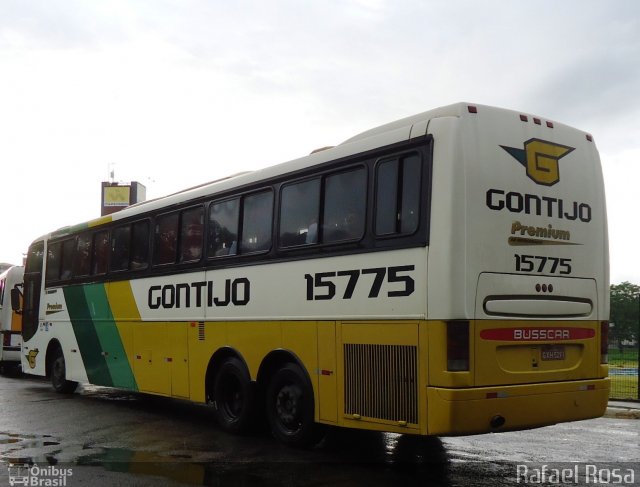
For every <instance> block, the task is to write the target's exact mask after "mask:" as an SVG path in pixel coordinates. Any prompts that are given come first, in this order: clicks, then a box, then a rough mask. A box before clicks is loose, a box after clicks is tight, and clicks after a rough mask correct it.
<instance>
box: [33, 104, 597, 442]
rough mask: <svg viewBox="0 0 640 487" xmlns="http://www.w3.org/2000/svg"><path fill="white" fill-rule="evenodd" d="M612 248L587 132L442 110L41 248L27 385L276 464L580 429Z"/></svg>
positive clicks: (473, 110)
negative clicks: (211, 431)
mask: <svg viewBox="0 0 640 487" xmlns="http://www.w3.org/2000/svg"><path fill="white" fill-rule="evenodd" d="M187 163H188V161H179V166H177V167H176V170H182V168H184V167H185V166H186V164H187ZM607 252H608V250H607V225H606V214H605V200H604V190H603V180H602V174H601V169H600V162H599V157H598V152H597V150H596V146H595V143H594V141H593V138H592V137H591V135H589V134H587V133H585V132H582V131H579V130H576V129H573V128H570V127H568V126H566V125H563V124H560V123H558V122H555V121H551V120H548V119H545V118H540V117H537V116H532V115H529V114H525V113H520V112H514V111H509V110H504V109H498V108H492V107H488V106H481V105H472V104H468V103H460V104H456V105H451V106H446V107H442V108H438V109H435V110H431V111H427V112H424V113H421V114H418V115H415V116H412V117H409V118H405V119H402V120H398V121H396V122H393V123H390V124H387V125H383V126H381V127H378V128H375V129H373V130H369V131H368V132H365V133H363V134H360V135H358V136H356V137H353V138H351V139H349V140H347V141H346V142H344V143H342V144H340V145H338V146H336V147H333V148H329V149H326V150H322V151H319V152H315V153H312V154H311V155H309V156H306V157H303V158H301V159H297V160H294V161H291V162H287V163H283V164H280V165H277V166H273V167H269V168H267V169H263V170H259V171H255V172H252V173H249V174H243V175H239V176H237V177H232V178H228V179H225V180H221V181H217V182H213V183H210V184H205V185H202V186H199V187H196V188H192V189H190V190H186V191H183V192H180V193H178V194H174V195H170V196H167V197H165V198H161V199H157V200H154V201H150V202H147V203H144V204H139V205H135V206H132V207H129V208H127V209H125V210H123V211H121V212H119V213H116V214H114V215H111V216H108V217H104V218H100V219H97V220H94V221H91V222H88V223H84V224H80V225H75V226H71V227H67V228H63V229H60V230H58V231H55V232H53V233H51V234H49V235H46V236H43V237H41V238H38V239H37V240H35V241H34V242H33V244H32V245H31V246H30V248H29V252H28V257H27V264H26V273H25V309H24V333H23V338H24V348H23V354H22V357H23V368H24V370H25V372H27V373H31V374H36V375H40V376H50V377H51V379H52V383H53V386H54V387H55V388H56V390H58V391H61V392H69V391H73V390H74V388H75V386H76V383H77V382H90V383H93V384H99V385H106V386H112V387H119V388H125V389H130V390H134V391H141V392H145V393H151V394H161V395H165V396H173V397H179V398H186V399H190V400H192V401H196V402H202V403H204V402H209V403H211V404H212V405H213V407H214V410H215V412H216V416H217V419H218V421H219V423H220V424H221V426H222V427H223V428H224V429H226V430H229V431H240V430H244V429H247V428H248V427H250V426H251V425H252V423H253V421H254V420H255V418H260V417H263V416H262V415H261V414H260V413H261V412H264V413H266V418H267V420H268V421H269V424H270V427H271V430H272V431H273V434H274V436H275V437H276V438H278V439H279V440H281V441H283V442H285V443H288V444H293V445H301V444H306V443H309V442H311V441H313V439H314V438H316V432H317V430H318V428H319V426H321V425H333V426H339V427H349V428H363V429H372V430H381V431H390V432H397V433H406V434H421V435H455V434H473V433H484V432H489V431H506V430H516V429H522V428H530V427H535V426H542V425H548V424H552V423H556V422H561V421H572V420H577V419H585V418H592V417H596V416H600V415H602V414H603V412H604V411H605V408H606V404H607V400H608V388H609V381H608V378H607V375H608V366H607V356H606V350H607V331H608V324H607V319H608V313H609V302H608V296H609V294H608V285H609V283H608V253H607Z"/></svg>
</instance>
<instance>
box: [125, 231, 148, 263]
mask: <svg viewBox="0 0 640 487" xmlns="http://www.w3.org/2000/svg"><path fill="white" fill-rule="evenodd" d="M148 265H149V221H148V220H143V221H140V222H135V223H133V224H131V252H130V262H129V269H131V270H136V269H145V268H146V267H147V266H148Z"/></svg>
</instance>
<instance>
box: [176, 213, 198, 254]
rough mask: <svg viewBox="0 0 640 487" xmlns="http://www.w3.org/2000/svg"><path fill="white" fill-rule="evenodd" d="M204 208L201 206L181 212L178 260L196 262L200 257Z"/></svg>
mask: <svg viewBox="0 0 640 487" xmlns="http://www.w3.org/2000/svg"><path fill="white" fill-rule="evenodd" d="M203 225H204V209H203V208H202V206H199V207H197V208H190V209H188V210H184V211H183V212H182V215H181V218H180V259H179V261H180V262H196V261H199V260H200V257H202V240H203Z"/></svg>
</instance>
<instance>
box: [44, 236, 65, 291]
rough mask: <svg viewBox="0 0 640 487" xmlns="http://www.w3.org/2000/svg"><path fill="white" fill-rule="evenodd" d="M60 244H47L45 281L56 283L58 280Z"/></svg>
mask: <svg viewBox="0 0 640 487" xmlns="http://www.w3.org/2000/svg"><path fill="white" fill-rule="evenodd" d="M61 245H62V244H61V243H60V242H55V243H49V245H48V248H47V273H46V280H47V282H49V281H57V280H58V279H59V278H60V261H61V260H62V259H61V258H60V250H61V248H60V247H61Z"/></svg>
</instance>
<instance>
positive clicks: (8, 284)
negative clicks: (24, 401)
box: [0, 266, 24, 370]
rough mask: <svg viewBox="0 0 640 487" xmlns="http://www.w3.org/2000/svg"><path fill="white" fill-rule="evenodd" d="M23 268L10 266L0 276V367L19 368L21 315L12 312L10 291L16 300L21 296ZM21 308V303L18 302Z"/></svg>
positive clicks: (3, 368)
mask: <svg viewBox="0 0 640 487" xmlns="http://www.w3.org/2000/svg"><path fill="white" fill-rule="evenodd" d="M23 274H24V267H22V266H12V267H9V268H8V269H7V270H5V271H4V272H3V273H2V274H0V335H2V348H0V367H1V368H2V370H5V369H6V368H7V367H13V368H17V367H19V366H20V349H21V348H22V336H21V334H22V315H20V314H19V313H18V312H16V311H14V309H13V307H12V302H11V299H12V298H11V295H12V290H14V291H13V293H14V294H15V293H17V294H16V296H17V298H18V300H20V299H21V295H22V276H23ZM18 305H19V306H20V307H21V303H20V302H19V301H18Z"/></svg>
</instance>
